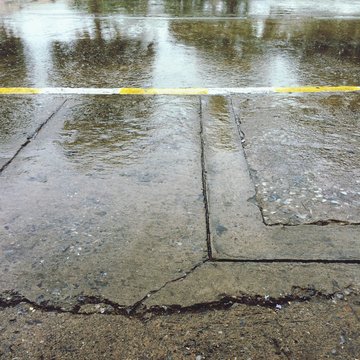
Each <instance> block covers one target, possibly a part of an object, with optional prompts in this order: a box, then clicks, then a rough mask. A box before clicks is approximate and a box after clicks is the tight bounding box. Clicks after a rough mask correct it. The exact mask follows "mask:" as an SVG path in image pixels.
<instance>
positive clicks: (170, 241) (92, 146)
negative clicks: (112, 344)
mask: <svg viewBox="0 0 360 360" xmlns="http://www.w3.org/2000/svg"><path fill="white" fill-rule="evenodd" d="M198 112H199V101H198V99H196V98H194V99H172V100H169V99H167V98H166V99H165V98H159V97H157V98H137V99H135V98H122V99H121V100H119V99H117V100H116V101H114V99H111V98H95V99H94V98H90V99H88V98H81V99H72V100H68V102H67V103H66V105H64V107H63V108H62V110H61V111H60V112H59V113H58V114H57V115H56V116H55V117H54V118H53V119H52V122H51V126H48V127H46V129H44V130H43V131H42V132H41V133H40V134H39V135H38V136H37V138H36V140H35V141H33V142H32V143H31V144H30V145H28V146H27V147H26V148H25V149H24V150H23V151H22V152H21V154H19V156H18V157H17V158H16V160H14V161H13V162H12V164H11V167H10V166H9V167H8V168H7V169H6V170H5V171H3V173H2V174H1V180H0V181H1V189H2V191H1V200H0V204H1V219H2V221H1V222H2V226H1V230H0V231H1V239H2V243H1V250H2V251H1V254H2V259H3V260H2V271H3V272H4V276H3V277H2V281H1V288H2V290H6V289H8V287H9V284H16V288H17V289H18V291H19V292H21V293H23V294H25V293H26V294H28V295H27V296H29V297H31V298H32V299H37V300H38V301H42V300H50V301H54V302H60V303H61V304H62V305H63V306H66V304H68V303H70V306H71V304H72V303H73V302H74V301H75V302H76V301H77V296H80V295H82V294H84V293H85V294H86V295H101V296H103V297H106V298H111V299H113V300H116V301H117V302H119V303H121V304H124V305H130V304H132V303H135V302H136V301H137V300H139V299H140V298H142V297H143V296H145V295H146V294H147V293H148V292H150V291H151V290H153V289H156V288H157V287H158V286H159V285H160V284H163V283H165V282H166V281H168V280H171V279H172V278H177V277H181V276H183V275H184V274H185V273H186V272H187V271H189V270H190V269H191V268H192V267H194V266H195V265H196V264H198V263H199V262H202V261H203V259H204V258H205V257H206V254H207V248H206V231H205V214H204V203H203V197H202V179H201V161H200V156H201V154H200V145H199V143H200V137H199V133H200V124H199V121H198ZM84 117H86V121H84ZM145 284H147V285H146V286H145V287H144V285H145ZM73 297H74V299H73Z"/></svg>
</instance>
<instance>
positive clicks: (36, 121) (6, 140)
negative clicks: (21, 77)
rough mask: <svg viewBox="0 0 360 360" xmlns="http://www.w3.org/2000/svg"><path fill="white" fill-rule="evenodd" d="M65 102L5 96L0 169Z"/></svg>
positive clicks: (1, 102) (0, 127)
mask: <svg viewBox="0 0 360 360" xmlns="http://www.w3.org/2000/svg"><path fill="white" fill-rule="evenodd" d="M22 85H23V84H22ZM13 86H14V85H13ZM63 102H64V99H63V98H60V97H54V96H46V97H43V96H38V97H33V96H4V95H2V96H1V98H0V169H1V168H2V167H3V166H4V165H5V164H6V163H7V162H8V161H10V160H11V159H12V158H13V156H14V155H15V154H16V152H17V151H18V150H19V148H20V147H21V146H22V145H23V144H25V143H26V142H27V141H28V139H29V138H31V137H32V136H33V135H34V134H35V133H36V130H37V129H38V128H39V126H41V124H43V123H44V122H46V120H47V119H48V118H49V117H50V116H51V115H52V114H53V113H54V112H56V111H57V109H59V107H60V106H61V104H62V103H63Z"/></svg>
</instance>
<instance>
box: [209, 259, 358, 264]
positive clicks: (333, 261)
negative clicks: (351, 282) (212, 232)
mask: <svg viewBox="0 0 360 360" xmlns="http://www.w3.org/2000/svg"><path fill="white" fill-rule="evenodd" d="M212 262H217V263H254V264H255V263H263V264H272V263H285V264H292V263H295V264H360V259H340V260H338V259H291V258H284V259H276V258H273V259H221V258H220V259H214V260H212Z"/></svg>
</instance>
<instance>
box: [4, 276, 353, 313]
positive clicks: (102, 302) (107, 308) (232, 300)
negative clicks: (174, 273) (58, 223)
mask: <svg viewBox="0 0 360 360" xmlns="http://www.w3.org/2000/svg"><path fill="white" fill-rule="evenodd" d="M178 280H181V278H179V279H176V280H171V281H169V282H167V283H166V284H164V285H163V286H162V287H161V288H159V289H157V290H153V291H152V292H150V293H148V294H147V295H146V296H145V297H144V298H143V299H141V300H140V301H138V302H137V303H135V304H134V305H133V306H130V307H127V306H124V305H120V304H117V303H116V302H114V301H111V300H108V299H104V298H101V297H96V296H79V297H78V298H77V303H76V304H75V305H74V306H73V308H72V309H71V310H65V309H63V308H61V307H59V306H54V305H52V304H50V303H49V302H48V301H44V302H41V303H40V304H37V303H36V302H34V301H31V300H29V299H27V298H26V297H24V296H22V295H21V294H19V293H17V292H15V291H5V292H4V293H2V294H1V295H0V309H6V308H9V307H15V306H17V305H19V304H28V305H30V306H31V309H34V310H39V311H42V312H56V313H70V314H73V315H94V314H104V315H122V316H125V317H129V318H137V319H139V320H147V319H148V318H149V317H152V316H161V315H171V314H176V313H184V314H185V313H202V312H207V311H213V310H227V309H230V308H231V307H233V306H236V305H237V304H242V305H247V306H259V307H265V308H270V309H273V310H274V311H281V310H282V309H283V308H284V307H287V306H290V305H291V304H292V303H301V302H306V301H311V300H313V299H321V300H331V301H333V302H337V301H347V299H348V297H349V296H352V295H355V296H356V295H358V294H357V293H356V291H355V290H354V289H352V288H351V287H347V288H344V289H342V290H338V291H336V292H333V293H329V294H326V293H323V292H321V291H319V290H316V289H315V288H313V287H309V288H302V287H298V286H294V287H293V288H292V291H291V293H290V294H286V295H284V296H280V297H278V298H274V297H270V296H268V295H265V296H261V295H247V294H242V295H238V296H228V295H224V296H223V297H222V298H221V299H220V300H217V301H211V302H206V303H197V304H193V305H190V306H181V305H179V304H170V305H156V306H151V307H149V308H148V307H146V306H142V305H143V302H144V301H145V299H147V298H148V296H149V295H150V296H151V295H152V294H154V293H156V292H158V291H160V290H161V289H163V288H164V287H165V286H166V285H167V284H169V283H171V282H175V281H178Z"/></svg>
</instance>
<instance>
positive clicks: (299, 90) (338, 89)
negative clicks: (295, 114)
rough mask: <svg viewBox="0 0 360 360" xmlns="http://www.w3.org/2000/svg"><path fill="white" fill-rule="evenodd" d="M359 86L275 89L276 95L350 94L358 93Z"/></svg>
mask: <svg viewBox="0 0 360 360" xmlns="http://www.w3.org/2000/svg"><path fill="white" fill-rule="evenodd" d="M359 90H360V87H359V86H303V87H282V88H276V89H275V91H276V92H278V93H318V92H349V91H350V92H351V91H359Z"/></svg>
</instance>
